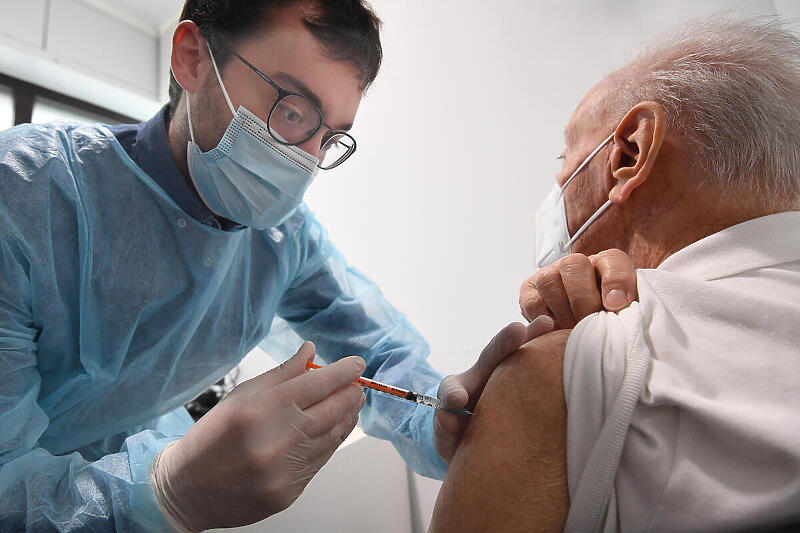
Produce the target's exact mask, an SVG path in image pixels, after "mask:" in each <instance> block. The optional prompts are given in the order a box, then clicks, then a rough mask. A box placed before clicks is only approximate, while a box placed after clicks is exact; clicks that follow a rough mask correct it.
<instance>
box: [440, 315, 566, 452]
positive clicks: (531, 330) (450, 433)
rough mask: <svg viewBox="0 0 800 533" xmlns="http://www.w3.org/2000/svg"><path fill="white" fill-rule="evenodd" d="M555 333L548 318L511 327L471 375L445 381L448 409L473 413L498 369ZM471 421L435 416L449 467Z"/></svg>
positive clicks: (443, 394)
mask: <svg viewBox="0 0 800 533" xmlns="http://www.w3.org/2000/svg"><path fill="white" fill-rule="evenodd" d="M553 329H554V324H553V319H552V318H550V317H549V316H547V315H542V316H540V317H538V318H537V319H536V320H534V321H533V322H531V323H530V324H528V326H527V327H526V326H524V325H522V324H520V323H519V322H512V323H511V324H509V325H507V326H506V327H504V328H503V329H502V330H500V333H498V334H497V335H495V336H494V338H493V339H492V340H491V341H489V344H487V345H486V348H484V349H483V351H482V352H481V354H480V356H479V357H478V360H477V361H476V362H475V364H474V365H472V366H471V367H470V368H469V369H468V370H467V371H465V372H462V373H460V374H451V375H449V376H447V377H446V378H444V379H443V380H442V383H441V384H440V385H439V393H438V396H439V399H440V400H442V403H443V404H444V406H445V407H453V408H467V409H469V410H470V411H471V410H473V409H475V405H476V404H477V403H478V398H480V396H481V393H482V392H483V388H484V387H485V386H486V382H487V381H489V376H491V375H492V372H494V369H495V368H497V365H499V364H500V363H502V362H503V361H504V360H505V359H506V358H507V357H508V356H509V355H511V354H513V353H514V352H516V351H517V350H518V349H519V347H520V346H522V345H523V344H525V343H526V342H528V341H530V340H533V339H534V338H536V337H538V336H540V335H544V334H545V333H549V332H551V331H553ZM469 418H470V417H469V416H465V415H459V414H454V413H448V412H447V411H443V410H442V409H437V410H436V413H435V414H434V415H433V442H434V444H435V446H436V451H437V452H439V455H440V456H441V457H442V459H443V460H444V462H445V463H447V464H450V460H451V459H452V458H453V454H455V452H456V449H457V448H458V445H459V443H460V442H461V437H463V436H464V432H465V431H466V429H467V424H468V423H469Z"/></svg>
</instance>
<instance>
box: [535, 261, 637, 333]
mask: <svg viewBox="0 0 800 533" xmlns="http://www.w3.org/2000/svg"><path fill="white" fill-rule="evenodd" d="M638 297H639V295H638V292H637V289H636V272H635V271H634V268H633V261H632V260H631V258H630V256H628V254H626V253H625V252H623V251H621V250H616V249H613V250H604V251H602V252H600V253H598V254H595V255H592V256H589V257H587V256H585V255H583V254H570V255H568V256H566V257H562V258H561V259H559V260H558V261H556V262H555V263H553V264H552V265H549V266H546V267H544V268H542V269H540V270H539V271H538V272H536V273H535V274H534V275H533V276H531V277H529V278H528V279H526V280H525V281H524V282H523V283H522V287H521V288H520V295H519V305H520V309H521V310H522V316H524V317H525V318H526V319H528V321H531V320H533V319H535V318H536V317H538V316H540V315H548V316H550V317H552V318H553V319H555V322H556V329H565V328H573V327H575V324H577V323H578V322H580V321H581V320H582V319H584V318H585V317H587V316H588V315H590V314H592V313H595V312H597V311H601V310H603V309H606V310H607V311H620V310H622V309H625V308H626V307H628V306H629V305H630V304H631V302H633V301H634V300H636V299H637V298H638Z"/></svg>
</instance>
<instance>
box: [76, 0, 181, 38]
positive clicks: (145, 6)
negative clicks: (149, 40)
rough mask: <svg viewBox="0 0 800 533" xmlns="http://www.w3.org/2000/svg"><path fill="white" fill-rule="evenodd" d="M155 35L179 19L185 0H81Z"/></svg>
mask: <svg viewBox="0 0 800 533" xmlns="http://www.w3.org/2000/svg"><path fill="white" fill-rule="evenodd" d="M79 1H80V2H83V3H84V4H86V5H88V6H90V7H92V8H93V9H96V10H97V11H101V12H103V13H105V14H106V15H109V16H111V17H114V18H115V19H117V20H119V21H121V22H123V23H125V24H127V25H129V26H131V27H133V28H135V29H137V30H139V31H141V32H143V33H147V34H148V35H151V36H153V37H158V36H160V35H161V33H163V32H164V30H165V29H167V27H168V26H169V25H170V24H172V23H173V22H175V21H177V20H178V16H179V15H180V12H181V8H182V7H183V0H79Z"/></svg>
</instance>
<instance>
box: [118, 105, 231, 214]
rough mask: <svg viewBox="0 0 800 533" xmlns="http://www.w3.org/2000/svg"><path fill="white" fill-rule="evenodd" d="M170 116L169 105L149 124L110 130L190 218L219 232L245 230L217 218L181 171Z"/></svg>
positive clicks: (133, 158)
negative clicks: (172, 142) (172, 145)
mask: <svg viewBox="0 0 800 533" xmlns="http://www.w3.org/2000/svg"><path fill="white" fill-rule="evenodd" d="M168 113H169V106H168V105H165V106H164V107H162V108H161V109H160V110H159V111H158V113H156V114H155V116H153V117H152V118H151V119H149V120H147V121H145V122H140V123H138V124H121V125H118V126H109V129H110V130H111V133H113V134H114V137H116V138H117V141H119V144H120V145H122V148H123V149H124V150H125V152H126V153H127V154H128V155H129V156H130V158H131V159H132V160H133V162H134V163H136V164H137V165H138V166H139V168H141V169H142V170H144V171H145V173H147V174H148V175H149V176H150V177H152V178H153V179H154V180H155V182H156V183H158V185H159V186H160V187H161V188H162V189H164V192H166V193H167V195H169V197H170V198H172V199H173V201H175V203H176V204H178V206H180V208H181V209H183V210H184V211H185V212H186V214H187V215H189V216H191V217H192V218H194V219H195V220H197V221H198V222H202V223H203V224H208V225H209V226H213V227H215V228H218V229H223V230H231V229H239V228H241V227H242V226H241V225H239V224H237V223H235V222H232V221H230V220H228V219H226V218H223V217H220V216H217V215H215V214H214V213H213V212H212V211H211V210H210V209H209V208H208V207H207V206H206V204H205V203H204V202H203V199H202V198H200V195H199V194H198V193H197V190H196V189H195V188H194V185H193V184H192V183H191V179H190V178H189V177H188V176H184V175H183V173H182V172H181V170H180V168H178V164H177V163H176V162H175V159H174V158H173V157H172V151H171V150H170V148H169V141H168V138H167V120H168Z"/></svg>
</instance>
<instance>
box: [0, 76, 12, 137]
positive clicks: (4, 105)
mask: <svg viewBox="0 0 800 533" xmlns="http://www.w3.org/2000/svg"><path fill="white" fill-rule="evenodd" d="M13 125H14V98H13V97H12V96H11V90H10V89H9V88H8V87H3V86H0V131H2V130H4V129H7V128H10V127H11V126H13Z"/></svg>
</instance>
